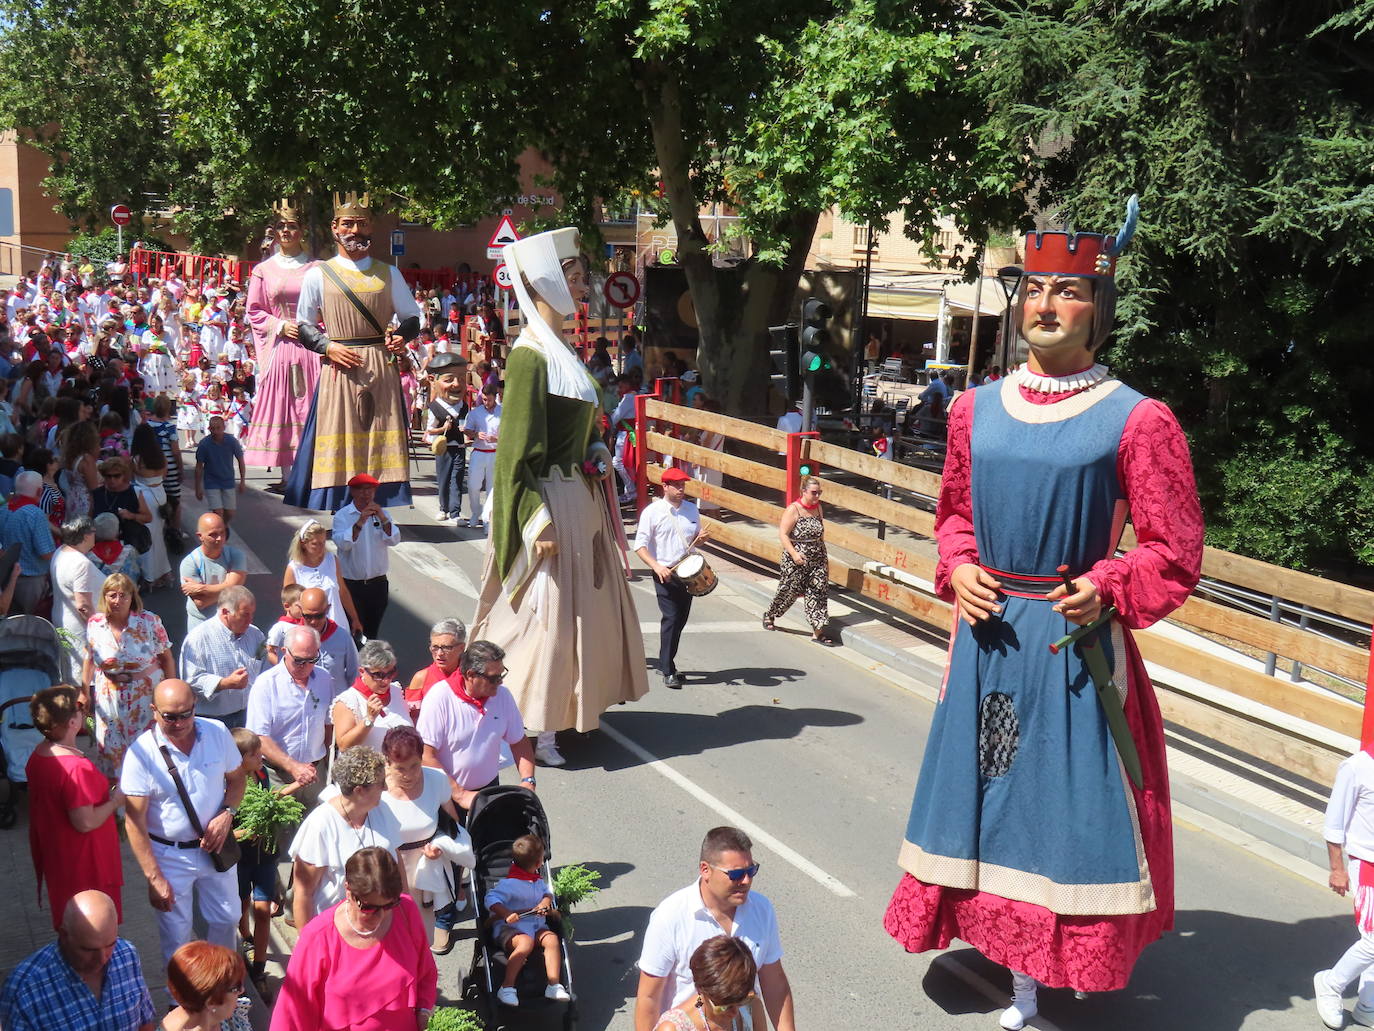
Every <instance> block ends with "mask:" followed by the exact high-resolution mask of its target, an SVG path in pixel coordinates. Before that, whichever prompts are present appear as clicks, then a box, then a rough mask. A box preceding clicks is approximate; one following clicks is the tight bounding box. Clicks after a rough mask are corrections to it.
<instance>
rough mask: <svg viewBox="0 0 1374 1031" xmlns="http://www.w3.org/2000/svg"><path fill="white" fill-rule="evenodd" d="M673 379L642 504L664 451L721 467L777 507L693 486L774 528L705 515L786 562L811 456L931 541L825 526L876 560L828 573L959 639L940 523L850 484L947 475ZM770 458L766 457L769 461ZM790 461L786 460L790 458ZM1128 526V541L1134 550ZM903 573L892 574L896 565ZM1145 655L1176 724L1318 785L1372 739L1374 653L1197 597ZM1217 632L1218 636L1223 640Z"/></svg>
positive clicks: (645, 431)
mask: <svg viewBox="0 0 1374 1031" xmlns="http://www.w3.org/2000/svg"><path fill="white" fill-rule="evenodd" d="M668 386H669V383H668V381H660V383H659V386H658V389H657V390H656V391H655V394H654V395H650V396H648V397H644V398H641V399H640V401H639V404H638V406H637V408H638V411H637V418H636V433H637V439H638V441H639V448H638V455H639V469H638V470H637V477H638V479H639V481H640V483H641V490H640V504H641V506H643V505H644V504H646V503H647V490H645V489H643V487H644V486H647V484H648V483H658V482H659V479H660V477H661V475H662V472H663V468H664V466H663V464H662V462H661V458H662V456H671V457H672V458H673V459H674V460H676V461H680V462H690V463H692V464H695V465H697V466H700V467H703V468H706V469H713V470H717V471H719V472H720V473H721V474H722V475H723V476H725V477H730V478H732V479H735V480H740V481H744V482H745V483H748V484H753V485H754V486H755V487H761V488H764V489H765V491H767V492H773V491H776V492H777V493H778V495H779V499H778V500H779V502H781V504H780V503H776V502H773V501H769V500H764V499H761V498H759V497H757V496H755V495H754V494H753V493H744V492H742V491H739V490H732V489H730V488H728V487H724V486H716V485H712V484H708V483H704V482H702V481H700V480H693V481H692V482H691V483H690V484H688V492H689V493H690V494H691V495H693V496H694V497H697V498H698V499H701V500H708V501H711V502H713V503H715V504H716V505H719V506H720V507H721V508H724V509H728V510H729V511H730V512H732V513H736V514H738V515H740V516H744V517H746V518H747V519H749V520H753V521H755V522H757V523H759V524H763V525H764V526H767V527H768V528H769V531H770V532H768V533H760V532H759V531H758V529H757V528H751V527H750V526H747V525H744V524H741V523H739V522H729V523H726V522H721V521H719V520H716V519H709V518H704V519H703V525H705V526H706V527H707V528H708V530H709V532H710V537H711V539H712V540H713V541H715V542H718V543H720V544H723V545H725V546H727V547H730V548H733V549H735V550H737V551H741V552H743V553H745V554H748V555H752V556H754V557H755V558H758V559H761V560H763V561H766V562H768V563H770V564H771V563H775V562H776V561H777V559H778V555H779V543H778V540H777V537H776V527H777V525H778V521H779V520H780V519H781V517H782V514H783V511H784V509H783V505H784V504H786V502H787V501H789V500H791V499H792V498H795V496H796V490H797V484H795V483H789V482H788V476H787V473H786V471H785V469H782V468H779V467H778V465H779V464H784V465H785V467H786V468H791V469H797V468H800V465H801V464H802V463H808V462H809V463H811V464H813V465H818V466H819V467H820V469H821V472H820V473H819V475H821V476H822V478H824V479H825V480H826V484H825V495H826V503H827V504H828V505H830V506H831V507H832V508H840V509H844V510H846V511H848V512H851V513H854V514H856V515H861V516H866V517H868V518H871V519H875V520H879V521H881V522H883V523H886V524H888V525H889V526H892V527H900V528H901V529H902V530H904V531H907V532H908V533H909V534H912V535H915V536H916V537H917V538H920V539H925V540H926V541H927V543H926V545H925V547H921V543H922V541H921V540H918V541H917V542H916V547H913V546H912V545H911V544H910V543H905V542H904V541H903V540H902V538H901V537H900V536H899V537H896V538H893V539H879V538H878V537H877V536H875V535H873V534H872V533H868V532H866V531H864V530H862V529H859V528H856V527H854V526H847V525H843V524H842V523H840V522H837V521H835V520H833V519H832V520H828V521H827V523H826V531H825V536H826V541H827V543H828V544H829V545H831V547H832V548H833V549H839V550H841V551H844V552H849V553H852V554H853V555H857V556H859V557H860V558H861V559H863V560H865V563H868V564H876V565H877V566H881V567H888V568H887V570H886V571H883V570H875V569H874V568H873V567H872V565H868V566H856V565H853V564H851V563H850V562H848V561H845V560H844V559H842V558H837V557H836V556H835V554H834V553H833V551H832V553H831V555H830V579H831V580H832V581H833V582H834V583H836V584H837V585H839V586H840V587H843V588H845V589H847V590H849V591H853V592H854V593H856V594H861V595H863V596H865V597H867V598H870V599H872V600H873V601H876V602H879V603H881V604H882V605H885V606H888V607H890V608H892V609H894V610H896V611H897V612H899V613H902V614H904V615H906V616H909V617H911V618H913V619H915V620H917V621H919V622H920V623H922V624H924V625H925V626H927V627H929V628H931V629H932V630H934V631H936V632H938V633H941V634H948V632H949V630H950V627H951V626H952V625H953V624H952V620H953V607H952V606H951V605H949V604H948V603H946V602H944V601H941V600H940V599H939V598H936V597H934V596H933V594H932V593H931V592H930V589H929V588H928V587H927V585H928V584H931V583H932V582H933V581H934V579H935V565H936V561H935V558H934V548H933V547H932V546H930V544H929V543H928V539H930V538H933V537H934V528H935V517H934V515H933V514H932V513H931V512H930V511H927V510H926V509H925V508H922V507H919V506H918V505H916V504H910V503H904V502H902V501H898V500H893V499H891V498H889V497H885V496H883V495H880V494H876V493H873V492H871V491H869V490H864V489H861V488H860V487H857V486H853V485H852V483H838V482H836V481H835V480H834V479H833V474H834V473H837V472H839V473H845V474H849V475H850V476H851V477H861V478H866V479H868V480H872V481H875V482H876V483H879V484H886V485H887V486H889V487H891V488H893V489H895V490H898V491H904V492H907V493H909V494H912V495H915V496H917V498H919V499H924V500H925V501H926V503H927V504H928V503H929V502H930V501H933V500H934V499H935V498H936V497H937V496H938V494H939V490H940V477H939V476H938V475H936V474H934V473H930V472H927V471H925V470H921V469H913V468H910V467H907V466H902V465H898V464H897V463H895V462H891V461H888V460H885V459H879V458H876V457H874V456H871V455H867V454H863V453H861V452H857V451H852V450H850V449H848V448H843V447H839V446H837V445H835V444H828V443H824V442H822V441H820V440H818V439H815V438H813V437H810V436H808V435H806V434H785V433H782V432H780V431H778V430H775V429H771V428H769V427H767V426H760V425H757V424H755V423H751V422H747V421H745V420H742V419H734V418H730V417H729V416H724V415H718V414H715V413H711V412H706V411H701V410H698V409H694V408H686V407H682V406H680V405H675V404H670V403H668V402H667V401H666V400H665V399H664V398H665V397H666V396H667V389H666V388H667V387H668ZM684 430H700V431H706V432H709V433H718V434H721V435H722V436H723V437H724V438H725V440H726V441H727V443H728V442H734V445H735V448H736V450H743V451H746V452H758V451H763V452H765V453H766V454H767V457H768V461H759V460H756V459H752V458H747V457H744V456H743V455H740V454H730V453H726V452H724V451H716V450H712V449H710V448H705V447H702V446H700V445H698V444H695V443H692V442H690V441H688V440H683V439H680V438H681V435H682V432H683V431H684ZM760 457H762V456H760ZM784 458H785V459H786V461H785V462H783V461H782V460H783V459H784ZM1135 543H1136V541H1135V536H1134V533H1133V532H1132V531H1131V529H1130V528H1129V527H1128V528H1127V530H1126V533H1125V535H1123V539H1122V542H1121V547H1122V548H1123V549H1128V548H1131V547H1134V546H1135ZM893 570H895V571H898V572H897V575H892V574H891V572H890V571H893ZM1203 575H1204V577H1207V578H1209V579H1211V580H1216V581H1222V582H1224V583H1226V584H1231V585H1235V586H1237V587H1240V588H1245V589H1247V590H1251V591H1254V592H1256V593H1259V594H1261V595H1264V596H1273V597H1281V598H1284V599H1286V600H1287V601H1289V602H1291V603H1294V604H1297V605H1302V606H1307V607H1308V608H1309V609H1311V610H1313V611H1314V612H1318V613H1331V614H1333V615H1336V616H1340V617H1343V618H1344V619H1346V620H1349V621H1352V622H1354V623H1358V624H1360V625H1362V626H1370V625H1371V624H1374V592H1372V591H1368V590H1364V589H1362V588H1358V587H1354V586H1351V585H1349V584H1343V583H1339V582H1336V581H1333V580H1327V579H1325V578H1323V577H1319V576H1313V575H1312V574H1309V573H1300V572H1295V571H1293V570H1289V569H1283V568H1281V567H1279V566H1273V565H1270V564H1268V563H1265V562H1260V561H1257V560H1255V559H1251V558H1246V557H1244V556H1241V555H1234V554H1231V553H1229V552H1225V551H1220V550H1218V549H1216V548H1207V549H1206V550H1205V553H1204V557H1203ZM1135 638H1136V642H1137V644H1138V646H1139V648H1140V652H1141V655H1142V656H1143V657H1144V658H1145V660H1146V662H1147V663H1151V664H1152V666H1153V669H1152V672H1153V673H1154V675H1155V679H1156V681H1157V682H1158V684H1159V686H1160V688H1161V689H1162V690H1161V691H1160V705H1161V709H1162V710H1163V712H1164V715H1165V718H1166V719H1168V720H1169V721H1170V722H1171V723H1173V724H1175V725H1176V726H1178V727H1181V728H1183V729H1185V730H1188V731H1191V732H1193V733H1195V734H1198V735H1202V736H1203V737H1206V738H1208V739H1210V740H1213V741H1216V742H1218V743H1220V744H1222V745H1224V746H1226V747H1229V748H1233V749H1236V750H1237V751H1239V752H1241V753H1243V754H1244V755H1246V756H1252V757H1255V758H1257V759H1259V760H1261V761H1263V762H1265V763H1268V764H1271V765H1273V766H1277V767H1279V768H1281V769H1284V770H1287V771H1288V772H1290V773H1292V774H1296V775H1298V776H1299V777H1303V778H1307V779H1309V780H1311V781H1313V782H1315V783H1317V784H1329V783H1330V781H1331V779H1332V777H1333V776H1334V773H1335V767H1336V765H1337V764H1339V762H1340V760H1341V759H1343V758H1344V757H1345V755H1346V754H1347V753H1348V751H1349V750H1350V749H1351V748H1352V747H1353V746H1354V744H1355V742H1365V743H1370V742H1371V741H1374V705H1372V704H1370V703H1374V691H1371V690H1369V688H1370V686H1371V685H1374V648H1366V647H1362V646H1361V645H1358V644H1355V643H1351V642H1348V641H1342V640H1336V639H1333V638H1331V637H1327V636H1323V635H1320V634H1317V633H1314V632H1312V631H1310V630H1307V629H1303V628H1300V627H1295V626H1291V625H1287V624H1284V623H1280V622H1278V621H1276V620H1273V619H1266V618H1265V617H1263V616H1259V615H1255V614H1253V613H1250V612H1245V611H1242V610H1240V609H1237V608H1232V607H1230V606H1228V605H1223V604H1220V603H1218V602H1216V601H1212V600H1209V599H1207V598H1203V597H1200V596H1198V595H1197V594H1194V595H1193V596H1192V597H1190V598H1189V599H1188V600H1187V601H1186V602H1185V603H1184V604H1183V606H1182V607H1180V608H1179V609H1178V610H1177V611H1176V612H1175V613H1174V614H1173V615H1172V616H1171V617H1170V619H1169V620H1168V621H1167V623H1166V625H1162V626H1156V627H1153V628H1150V629H1147V630H1143V631H1138V632H1136V634H1135ZM1218 639H1219V641H1218ZM1237 646H1239V647H1240V648H1246V647H1248V648H1251V649H1257V650H1259V651H1260V652H1263V653H1273V654H1275V655H1278V656H1282V657H1284V658H1286V659H1290V660H1293V661H1294V662H1297V663H1301V664H1302V665H1304V666H1309V667H1312V668H1314V669H1317V670H1322V671H1326V672H1328V673H1331V674H1335V675H1337V676H1339V677H1344V678H1346V679H1348V680H1352V681H1355V682H1357V683H1358V682H1361V681H1363V682H1364V684H1365V689H1366V690H1365V704H1364V705H1362V704H1361V703H1360V702H1357V701H1354V700H1352V699H1350V698H1347V697H1344V696H1342V695H1341V694H1338V693H1336V692H1335V691H1332V690H1327V689H1325V688H1323V687H1318V686H1315V685H1312V684H1307V683H1293V682H1290V681H1288V680H1286V679H1279V678H1278V677H1276V676H1271V675H1269V674H1268V673H1265V672H1263V671H1261V670H1258V669H1255V668H1252V666H1251V665H1250V664H1248V663H1247V661H1246V656H1245V655H1244V654H1243V652H1242V651H1238V650H1236V647H1237Z"/></svg>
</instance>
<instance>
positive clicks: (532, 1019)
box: [463, 784, 577, 1031]
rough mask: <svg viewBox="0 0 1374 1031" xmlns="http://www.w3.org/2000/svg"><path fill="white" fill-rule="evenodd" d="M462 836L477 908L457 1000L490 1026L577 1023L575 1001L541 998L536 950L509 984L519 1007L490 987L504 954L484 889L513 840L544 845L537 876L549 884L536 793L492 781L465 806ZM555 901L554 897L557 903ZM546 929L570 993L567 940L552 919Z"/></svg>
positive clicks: (548, 852)
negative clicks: (531, 839)
mask: <svg viewBox="0 0 1374 1031" xmlns="http://www.w3.org/2000/svg"><path fill="white" fill-rule="evenodd" d="M468 834H469V835H470V836H471V838H472V850H473V853H474V854H475V855H476V857H477V865H476V866H474V867H473V868H472V869H471V870H469V871H467V875H468V890H469V891H470V892H471V894H472V899H473V902H474V903H475V905H476V907H477V941H476V943H475V945H474V947H473V953H472V969H471V970H469V971H468V975H467V977H465V978H464V979H463V998H464V999H467V1000H469V1001H471V1002H473V1003H475V1004H476V1007H477V1011H478V1015H479V1016H480V1017H482V1019H483V1021H484V1022H485V1023H486V1025H487V1026H488V1027H490V1028H494V1029H495V1031H502V1029H504V1028H517V1027H518V1028H552V1027H555V1026H557V1025H558V1024H560V1023H561V1026H562V1028H563V1031H573V1028H575V1027H576V1026H577V1003H576V1001H572V1002H556V1001H554V1000H552V999H546V998H545V997H544V988H545V986H546V985H547V984H548V981H547V978H546V976H545V973H544V963H543V961H542V958H541V957H540V955H539V953H538V952H537V951H536V953H535V954H534V955H533V956H531V957H530V959H529V960H528V962H526V963H525V967H524V969H523V970H521V971H520V977H519V979H518V980H517V981H516V983H515V990H516V994H517V995H518V996H519V997H520V1005H519V1006H518V1007H516V1008H511V1007H509V1006H502V1005H500V1004H499V1003H497V1001H496V989H497V988H498V987H499V986H500V985H501V981H502V979H503V978H504V977H505V972H506V955H505V952H504V950H502V949H501V948H500V947H499V946H497V944H496V942H495V941H494V940H493V939H492V936H491V929H490V928H489V927H488V926H487V919H488V917H489V916H490V914H489V913H488V912H487V906H486V895H487V890H488V889H489V888H491V887H492V886H493V885H494V884H496V882H497V881H499V880H501V878H503V877H505V876H506V872H507V871H508V870H509V869H510V865H511V845H512V843H513V842H514V841H515V839H516V838H519V837H521V836H523V835H525V834H534V835H537V836H538V837H539V839H540V840H541V841H543V843H544V865H543V867H542V868H541V869H540V875H541V876H542V877H543V878H544V880H545V882H546V883H549V884H550V887H552V880H553V879H552V877H551V876H550V873H549V859H550V857H551V856H552V849H551V847H550V841H549V821H548V818H547V817H545V815H544V807H543V806H542V805H540V804H539V796H538V795H536V794H535V793H534V792H533V791H526V790H525V789H524V788H522V787H519V786H517V785H514V784H498V785H494V786H493V787H489V788H483V789H482V790H481V791H479V792H478V793H477V797H476V798H474V799H473V802H472V808H471V809H470V810H468ZM557 904H558V899H557V898H556V897H555V898H554V905H555V906H557ZM549 929H550V930H552V931H553V932H554V933H555V934H557V935H558V936H559V938H560V939H562V944H563V985H564V987H565V988H567V989H568V992H569V993H572V991H573V982H572V967H571V966H570V965H569V963H568V940H567V937H566V935H565V934H564V931H563V927H562V925H561V923H560V921H559V920H558V919H557V918H552V919H550V920H549Z"/></svg>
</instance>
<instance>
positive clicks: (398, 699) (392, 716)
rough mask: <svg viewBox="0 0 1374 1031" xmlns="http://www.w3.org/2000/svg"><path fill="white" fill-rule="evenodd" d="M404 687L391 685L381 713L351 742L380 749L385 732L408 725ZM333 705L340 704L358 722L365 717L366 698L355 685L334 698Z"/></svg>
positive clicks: (408, 712)
mask: <svg viewBox="0 0 1374 1031" xmlns="http://www.w3.org/2000/svg"><path fill="white" fill-rule="evenodd" d="M405 693H406V692H405V688H403V687H402V686H401V685H400V684H395V683H393V684H392V685H391V697H390V698H388V699H387V702H386V706H385V707H384V708H383V709H382V714H381V715H380V716H378V717H377V721H376V722H375V723H373V724H372V726H371V727H370V728H368V731H367V734H366V735H364V737H363V739H362V740H361V741H355V742H353V743H354V744H355V745H367V747H368V748H375V749H376V750H377V751H379V752H380V751H381V750H382V738H384V737H386V732H387V731H388V730H390V729H391V728H392V727H409V726H412V724H411V722H410V710H409V709H407V708H406V700H405ZM334 704H335V705H342V706H343V707H344V708H346V709H347V710H348V711H349V712H351V713H352V714H353V718H354V719H356V720H357V721H358V722H359V723H362V722H363V721H364V720H365V719H367V699H366V698H364V697H363V695H362V692H361V691H359V690H358V689H357V688H356V687H350V688H349V689H348V690H347V691H344V692H343V693H342V694H341V695H339V697H337V698H335V699H334Z"/></svg>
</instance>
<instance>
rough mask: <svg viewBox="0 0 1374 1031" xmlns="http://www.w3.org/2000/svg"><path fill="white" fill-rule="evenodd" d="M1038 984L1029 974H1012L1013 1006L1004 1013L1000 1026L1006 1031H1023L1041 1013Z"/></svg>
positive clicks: (1000, 1018) (1000, 1019) (999, 1019)
mask: <svg viewBox="0 0 1374 1031" xmlns="http://www.w3.org/2000/svg"><path fill="white" fill-rule="evenodd" d="M1037 988H1038V984H1037V982H1036V980H1035V978H1033V977H1031V976H1030V975H1029V974H1022V973H1018V972H1017V971H1015V970H1013V971H1012V972H1011V1005H1010V1006H1008V1007H1007V1008H1006V1009H1004V1010H1003V1011H1002V1015H1001V1016H1000V1017H999V1018H998V1021H997V1022H998V1024H1000V1025H1001V1026H1002V1028H1004V1031H1021V1029H1022V1028H1023V1027H1025V1026H1026V1021H1028V1020H1030V1019H1031V1017H1033V1016H1035V1015H1036V1014H1037V1013H1039V1012H1040V1007H1039V1006H1038V1005H1037V1003H1036V990H1037Z"/></svg>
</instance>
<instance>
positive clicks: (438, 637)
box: [406, 617, 468, 721]
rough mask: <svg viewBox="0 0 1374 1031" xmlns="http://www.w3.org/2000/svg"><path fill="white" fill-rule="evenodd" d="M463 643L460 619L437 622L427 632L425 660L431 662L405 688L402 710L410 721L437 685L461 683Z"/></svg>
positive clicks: (464, 636)
mask: <svg viewBox="0 0 1374 1031" xmlns="http://www.w3.org/2000/svg"><path fill="white" fill-rule="evenodd" d="M467 643H468V628H467V627H466V626H464V625H463V621H462V620H461V619H456V618H453V617H449V618H446V619H441V620H439V622H437V623H435V624H434V625H433V626H432V627H430V628H429V657H430V659H431V660H432V661H431V662H430V664H429V665H428V666H426V667H425V668H424V669H422V670H419V671H418V672H416V674H415V675H414V676H413V677H411V678H410V683H409V684H408V685H406V709H407V710H408V711H409V713H410V718H411V720H412V721H413V720H415V719H416V718H418V717H419V715H420V703H421V702H423V701H424V700H425V695H427V694H428V693H429V689H430V688H431V687H433V686H434V685H435V684H438V683H440V682H443V683H446V684H449V685H452V684H455V683H461V682H462V679H463V678H462V676H461V674H459V672H458V660H459V659H461V658H462V657H463V648H464V646H465V645H466V644H467Z"/></svg>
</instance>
